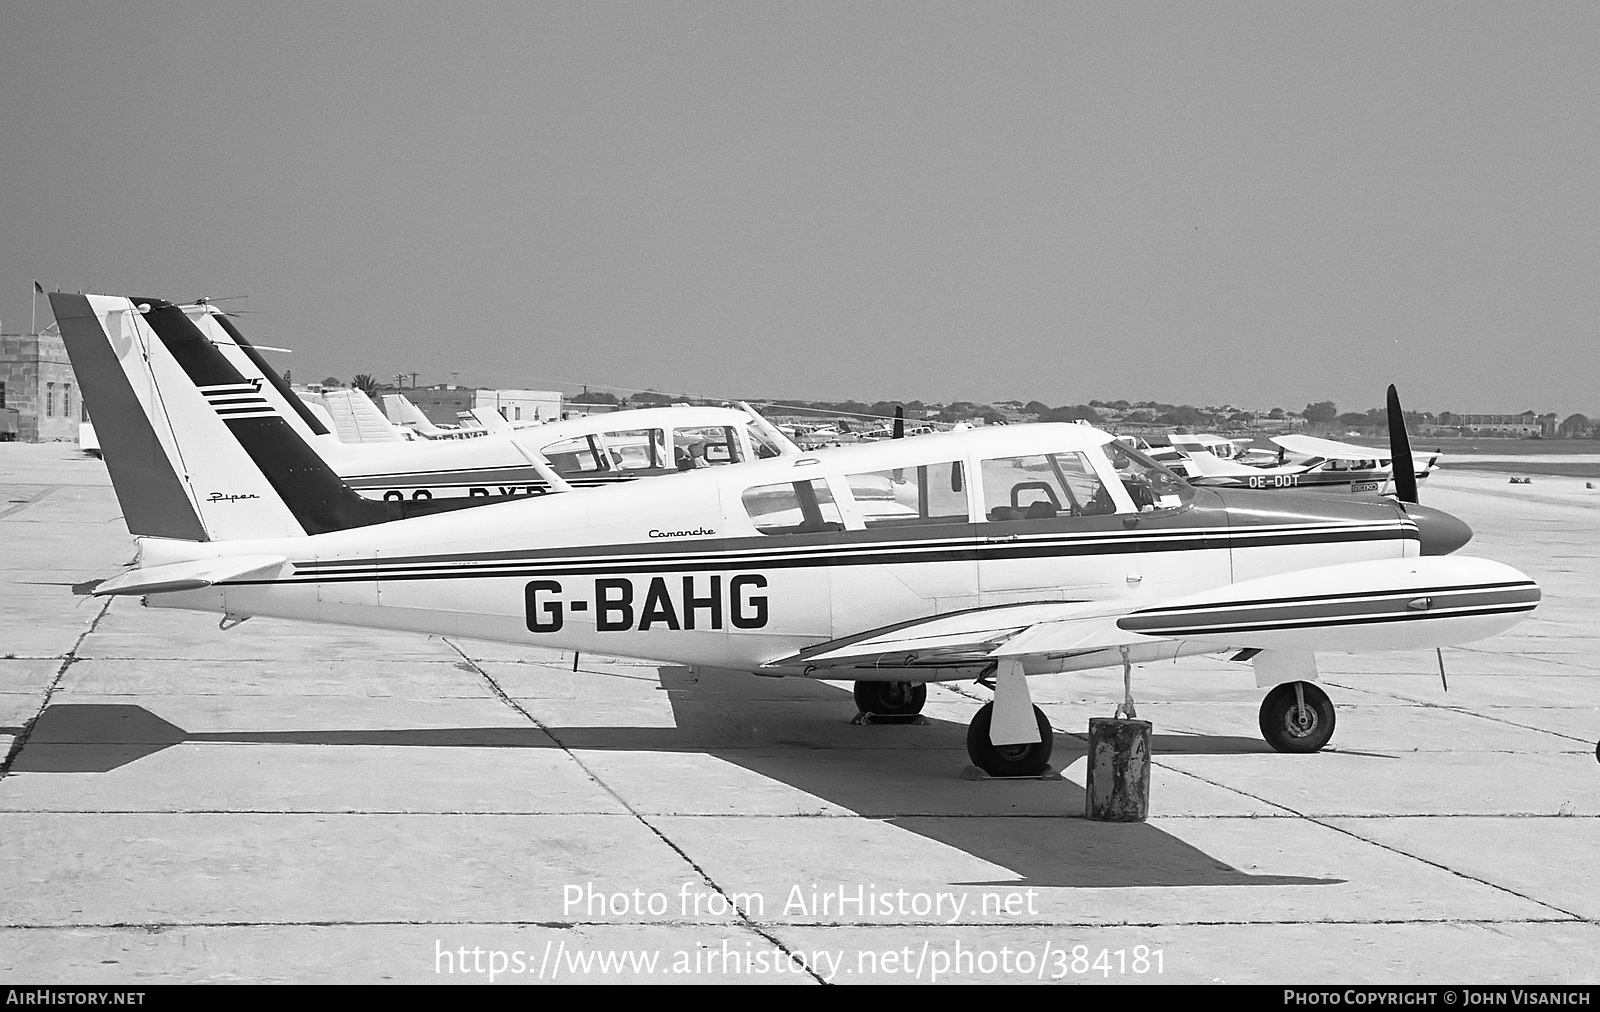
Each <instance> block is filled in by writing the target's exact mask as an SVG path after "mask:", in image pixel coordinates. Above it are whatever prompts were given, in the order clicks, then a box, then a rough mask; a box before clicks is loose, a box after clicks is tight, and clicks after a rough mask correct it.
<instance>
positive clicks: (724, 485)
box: [51, 293, 1539, 775]
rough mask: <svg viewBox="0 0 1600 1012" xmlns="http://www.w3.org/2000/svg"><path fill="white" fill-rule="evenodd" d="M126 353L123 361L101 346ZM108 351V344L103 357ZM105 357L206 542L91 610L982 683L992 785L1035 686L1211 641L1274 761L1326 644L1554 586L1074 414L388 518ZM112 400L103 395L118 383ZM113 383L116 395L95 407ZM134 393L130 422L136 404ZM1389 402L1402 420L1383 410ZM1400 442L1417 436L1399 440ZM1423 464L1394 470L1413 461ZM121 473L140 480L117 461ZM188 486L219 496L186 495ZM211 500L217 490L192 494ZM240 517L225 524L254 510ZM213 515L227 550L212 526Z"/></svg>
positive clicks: (122, 305)
mask: <svg viewBox="0 0 1600 1012" xmlns="http://www.w3.org/2000/svg"><path fill="white" fill-rule="evenodd" d="M51 303H52V306H53V308H54V309H55V313H56V318H57V320H58V321H59V323H60V325H61V331H62V334H63V336H64V337H66V338H67V339H68V347H69V349H71V348H74V347H79V348H83V347H94V346H95V344H96V342H98V345H99V346H101V347H106V348H110V347H117V348H121V349H122V351H121V352H120V354H122V355H127V354H135V352H133V351H132V350H131V349H132V348H133V347H134V346H135V345H136V344H137V343H138V341H136V340H135V338H136V337H137V338H138V340H139V341H145V342H148V341H149V340H151V339H153V335H151V334H149V330H150V327H151V323H150V320H149V318H150V317H151V316H155V315H158V314H160V313H162V312H164V311H165V310H163V309H162V308H161V305H162V304H158V303H156V302H154V301H148V302H146V301H145V300H139V301H138V302H134V301H130V300H127V299H120V298H111V297H102V296H81V295H64V294H59V293H57V294H52V295H51ZM107 330H109V331H114V332H115V333H116V334H120V335H122V336H121V337H120V338H117V337H114V338H113V341H112V342H111V344H110V345H108V344H107V343H106V340H105V337H104V335H103V333H102V332H103V331H107ZM91 338H92V339H93V340H90V339H91ZM110 358H111V356H110V352H105V353H101V354H100V356H99V358H98V359H92V358H91V357H89V356H85V358H84V361H83V362H82V363H80V362H79V356H78V355H77V354H74V356H73V361H74V367H75V368H76V369H77V370H78V375H79V379H80V383H81V384H82V386H83V390H84V395H85V397H86V399H88V401H89V405H90V410H91V411H93V412H94V414H95V417H96V418H97V419H105V420H106V424H107V427H108V428H111V429H113V430H114V431H116V432H117V433H118V437H117V439H116V440H114V441H113V440H109V439H108V440H105V441H104V442H105V447H104V449H105V455H106V459H107V461H108V463H110V464H111V473H112V477H113V480H114V482H115V484H116V486H117V492H118V495H119V498H120V499H121V500H122V501H123V503H124V504H128V503H130V502H131V503H133V504H135V506H136V507H137V508H140V509H147V510H162V511H167V512H169V513H171V514H174V515H181V516H185V517H186V519H185V520H184V522H183V523H181V524H175V525H174V526H175V527H183V528H185V529H187V530H191V531H198V532H199V534H198V535H176V536H171V535H169V536H165V537H144V538H141V539H140V552H139V566H138V568H136V569H132V570H130V571H128V572H125V573H123V574H121V575H119V576H117V577H115V578H112V579H109V580H107V581H105V582H103V583H101V584H100V585H99V586H98V587H97V588H96V589H95V591H94V593H96V594H99V595H116V594H126V595H141V596H144V597H145V598H146V603H147V604H148V605H150V606H152V607H171V608H186V609H194V610H201V611H212V612H218V613H221V614H222V615H224V616H225V617H227V618H228V619H229V620H231V621H238V620H242V619H245V618H248V617H250V616H256V615H268V616H276V617H281V618H293V619H304V620H308V621H319V622H336V623H345V624H350V625H359V626H368V627H374V628H386V629H400V630H409V631H415V632H429V633H439V634H455V635H463V636H472V637H477V638H483V639H493V640H500V641H504V642H508V643H519V644H528V645H530V646H541V647H554V648H560V649H567V650H576V651H589V652H595V653H601V654H608V655H622V656H632V657H640V658H648V659H653V660H661V661H667V662H676V663H686V664H698V665H710V666H717V667H724V668H735V669H743V670H747V671H753V672H756V673H758V674H766V675H774V676H799V677H815V678H826V679H841V680H854V681H855V683H856V698H857V701H858V703H859V704H860V706H861V708H862V709H863V710H865V711H869V712H874V713H879V714H888V713H895V714H910V713H915V712H917V711H918V710H919V709H920V708H921V706H922V702H923V699H924V698H925V695H926V690H925V687H924V684H923V683H926V682H930V681H943V680H959V679H967V680H972V679H977V680H979V681H980V682H982V683H984V684H988V685H992V686H993V688H994V700H993V702H991V703H988V704H985V705H984V706H983V707H982V708H981V709H980V710H979V711H978V713H977V715H976V716H975V717H974V718H973V721H972V723H971V725H970V727H969V729H968V736H967V744H968V750H969V753H970V754H971V757H972V760H973V762H974V763H975V764H977V765H978V766H980V767H981V768H983V769H985V770H987V771H989V772H990V773H993V774H996V775H1026V774H1031V773H1037V772H1039V771H1041V770H1042V769H1043V768H1044V767H1045V765H1046V764H1047V763H1048V760H1049V756H1050V751H1051V744H1052V736H1051V731H1050V727H1049V724H1048V722H1047V721H1046V720H1045V718H1044V715H1043V713H1042V712H1041V711H1040V710H1038V708H1037V707H1034V706H1032V703H1031V698H1030V694H1029V690H1028V683H1027V677H1026V676H1028V675H1034V674H1041V673H1046V672H1055V671H1069V670H1078V669H1087V668H1097V667H1112V668H1119V667H1120V668H1121V670H1122V671H1123V675H1124V691H1125V694H1126V699H1125V704H1124V705H1125V711H1124V712H1128V711H1131V710H1132V695H1131V689H1129V688H1128V682H1129V679H1130V673H1131V667H1132V665H1134V664H1141V663H1146V662H1150V661H1155V660H1158V659H1159V660H1172V659H1175V658H1177V657H1180V656H1183V655H1189V654H1198V653H1227V654H1228V655H1229V656H1231V657H1232V658H1234V659H1236V660H1241V661H1244V660H1248V661H1250V662H1251V663H1252V664H1253V667H1254V671H1255V677H1256V680H1257V684H1258V685H1260V686H1261V687H1263V688H1269V689H1270V690H1271V691H1269V692H1268V693H1267V695H1266V698H1265V700H1264V701H1263V703H1262V707H1261V713H1260V721H1259V723H1260V726H1261V730H1262V732H1263V734H1264V736H1265V737H1266V739H1267V741H1268V742H1269V743H1270V744H1271V745H1272V746H1273V747H1274V748H1277V749H1279V750H1281V751H1290V752H1309V751H1315V750H1317V749H1320V748H1321V747H1322V746H1323V745H1324V744H1326V743H1327V741H1328V739H1329V737H1330V736H1331V734H1332V733H1333V728H1334V709H1333V704H1332V703H1331V702H1330V701H1329V700H1328V697H1327V696H1326V694H1324V693H1323V692H1322V691H1321V690H1319V689H1318V688H1317V687H1316V685H1315V684H1313V683H1314V681H1315V679H1316V677H1317V673H1316V660H1315V654H1316V653H1317V652H1319V651H1340V652H1345V651H1349V652H1359V651H1367V650H1400V649H1414V648H1432V647H1435V646H1445V645H1452V644H1457V643H1462V642H1467V641H1471V640H1476V639H1480V638H1482V637H1485V636H1489V635H1493V634H1495V633H1497V632H1499V631H1501V630H1504V629H1506V628H1508V627H1510V626H1511V625H1513V624H1514V623H1516V622H1517V621H1519V620H1521V619H1522V618H1523V617H1525V616H1526V615H1527V614H1528V613H1530V612H1531V611H1532V610H1533V609H1534V607H1535V606H1536V604H1537V602H1538V600H1539V589H1538V586H1537V585H1536V584H1535V583H1534V582H1533V581H1532V580H1531V579H1529V578H1528V577H1527V576H1525V575H1524V574H1522V573H1520V572H1518V571H1517V570H1515V569H1513V568H1511V567H1510V566H1506V565H1503V564H1501V563H1498V562H1492V561H1488V560H1483V559H1474V558H1466V557H1460V556H1456V555H1452V554H1451V553H1453V552H1454V551H1455V550H1456V549H1458V548H1460V547H1461V546H1462V545H1463V544H1465V543H1466V541H1467V540H1468V539H1469V538H1470V537H1471V531H1470V530H1469V529H1468V528H1467V527H1466V525H1465V524H1463V523H1461V522H1460V521H1459V520H1457V519H1456V518H1454V517H1452V516H1450V515H1449V514H1447V513H1444V512H1442V511H1440V510H1437V509H1431V508H1428V507H1425V506H1420V505H1417V504H1416V503H1415V498H1416V496H1415V486H1414V482H1413V483H1410V484H1409V485H1407V484H1406V483H1405V482H1403V481H1402V482H1401V485H1402V488H1401V489H1400V495H1401V500H1403V501H1399V502H1396V501H1393V500H1385V499H1371V500H1366V499H1356V498H1349V497H1345V498H1324V497H1317V496H1303V495H1296V496H1278V495H1274V494H1273V493H1271V492H1236V491H1232V490H1218V489H1203V488H1195V487H1193V486H1191V485H1189V484H1188V483H1186V482H1184V481H1182V480H1181V479H1179V478H1177V477H1175V476H1174V475H1172V474H1171V473H1170V472H1168V471H1166V470H1165V469H1163V468H1161V467H1159V466H1158V465H1155V464H1154V463H1152V462H1151V461H1150V460H1149V459H1148V458H1146V457H1144V456H1142V455H1141V454H1138V453H1137V452H1130V451H1127V450H1123V451H1122V452H1121V453H1120V454H1119V457H1120V460H1121V464H1120V466H1115V465H1114V464H1113V459H1112V456H1111V455H1110V454H1108V452H1107V446H1108V444H1110V443H1111V442H1112V439H1111V437H1110V436H1109V435H1107V434H1106V433H1104V432H1101V431H1099V430H1096V429H1093V428H1090V427H1088V426H1082V425H1070V424H1041V425H1016V426H1005V427H994V428H987V427H986V428H980V429H971V430H966V431H956V432H950V433H941V434H936V435H928V436H920V437H917V438H914V439H902V440H888V441H883V442H874V443H865V444H860V445H856V446H850V447H843V448H837V449H831V450H822V451H817V452H815V453H811V454H808V455H805V456H801V457H791V458H779V459H772V460H764V461H755V462H751V463H747V464H744V465H742V466H739V467H724V468H709V469H704V470H694V471H689V472H684V473H679V474H676V475H672V476H667V477H663V478H659V479H656V480H653V481H649V482H638V483H631V484H623V485H613V486H610V487H607V488H600V489H595V490H593V491H590V492H587V493H584V494H582V495H557V496H547V497H539V498H524V499H518V500H513V501H507V502H503V503H498V504H494V505H487V506H483V507H480V508H478V509H475V510H473V511H471V513H470V514H462V513H455V514H440V515H431V516H416V517H410V518H407V519H402V520H398V521H394V522H388V523H379V522H376V521H375V520H373V519H372V517H371V510H370V509H369V508H370V507H374V506H381V505H382V504H374V503H371V502H369V501H368V500H364V499H362V498H360V497H359V496H357V495H355V494H354V493H352V492H350V490H349V489H348V488H346V487H345V486H344V485H343V484H342V483H341V482H340V481H339V477H338V475H337V474H335V473H334V472H333V471H332V470H331V469H329V468H328V467H327V466H326V465H325V464H323V462H322V461H321V460H320V459H319V458H317V457H316V455H315V454H313V453H312V452H311V451H310V449H309V448H308V447H307V446H306V445H305V443H304V441H303V440H302V439H300V438H299V437H298V436H297V435H296V433H295V432H294V430H293V429H292V428H291V426H290V425H289V423H288V422H287V421H286V420H285V419H284V418H283V417H282V416H281V415H279V414H278V413H277V412H276V411H274V410H271V409H270V408H262V407H259V406H257V407H255V409H254V410H251V411H248V412H233V411H230V410H229V408H228V407H227V405H225V404H221V403H218V404H216V405H215V406H214V410H213V412H212V413H211V415H210V416H209V417H207V418H200V417H198V416H197V417H195V418H193V419H191V420H190V421H192V423H193V424H192V425H187V426H185V427H184V428H183V429H182V430H180V431H178V432H177V434H176V442H175V444H171V445H176V446H177V448H178V450H179V451H181V458H182V459H181V460H179V459H177V458H170V459H169V458H168V457H167V456H166V452H167V451H166V449H165V448H166V447H167V446H168V445H169V444H168V443H166V442H163V441H162V440H161V439H159V438H157V437H156V435H155V434H154V433H152V432H150V431H149V429H150V423H149V422H148V421H147V420H146V419H145V417H144V415H143V414H142V412H141V411H140V409H139V407H138V404H137V399H136V398H132V397H130V396H128V395H126V394H120V395H119V394H117V392H116V390H115V385H116V383H120V382H122V376H123V371H122V369H121V367H120V365H118V364H117V363H116V362H115V361H111V360H110ZM113 381H114V382H113ZM108 391H109V396H108ZM119 397H120V403H118V398H119ZM1390 408H1391V413H1392V414H1396V415H1397V414H1398V411H1399V405H1398V401H1397V400H1396V399H1395V398H1394V397H1393V395H1392V389H1391V405H1390ZM1397 441H1399V442H1402V443H1403V441H1404V430H1403V428H1401V429H1399V433H1398V436H1397ZM1395 455H1396V456H1397V457H1400V458H1401V459H1404V458H1405V457H1406V456H1407V452H1406V451H1404V450H1403V448H1402V449H1399V450H1397V451H1396V454H1395ZM123 456H132V457H134V458H137V459H139V460H140V461H141V463H143V464H145V465H146V466H141V467H118V466H117V465H116V464H115V461H114V458H117V457H123ZM176 474H184V475H186V479H187V480H188V481H189V482H190V483H192V484H193V486H194V487H196V488H201V489H214V490H215V492H214V493H213V495H212V496H202V497H191V496H189V495H187V494H186V493H185V488H184V484H183V481H180V480H178V479H176V478H175V477H174V476H175V475H176ZM197 498H198V500H199V501H198V502H197ZM233 511H237V512H236V513H235V512H233ZM223 527H225V528H226V529H227V533H225V534H224V533H222V532H221V530H220V529H221V528H223Z"/></svg>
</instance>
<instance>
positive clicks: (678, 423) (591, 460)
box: [69, 300, 800, 501]
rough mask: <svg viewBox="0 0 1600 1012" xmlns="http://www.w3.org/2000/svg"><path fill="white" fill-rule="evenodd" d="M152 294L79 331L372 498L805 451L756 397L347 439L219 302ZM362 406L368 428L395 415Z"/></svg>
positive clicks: (544, 484) (150, 377)
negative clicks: (127, 316)
mask: <svg viewBox="0 0 1600 1012" xmlns="http://www.w3.org/2000/svg"><path fill="white" fill-rule="evenodd" d="M147 304H149V305H150V306H151V312H149V313H146V314H143V316H142V320H143V322H144V324H145V325H146V326H145V327H144V328H140V329H137V330H136V329H135V328H133V327H132V326H131V325H126V324H124V323H123V322H122V321H120V320H118V319H115V318H108V322H107V323H106V324H105V327H104V328H103V330H102V332H101V333H100V334H98V335H90V334H85V335H83V340H86V341H87V340H89V339H90V338H91V337H94V338H96V339H98V340H99V341H101V342H102V343H106V342H109V343H110V344H111V346H112V348H113V350H114V351H115V350H116V349H118V348H120V347H121V346H122V345H124V344H126V343H128V342H142V345H141V346H142V347H143V351H144V354H143V358H142V359H141V358H136V357H131V356H126V355H119V361H120V362H121V363H122V365H123V367H124V369H125V371H126V372H127V373H128V382H129V383H130V384H132V385H133V387H134V389H135V390H143V389H147V388H148V389H155V388H159V389H160V391H161V396H160V397H159V398H147V400H148V402H149V404H150V405H151V406H152V407H154V406H155V405H156V404H157V403H159V405H160V408H161V409H162V411H164V412H165V413H166V414H168V415H171V416H173V418H174V423H173V424H174V425H178V424H180V422H179V418H180V417H182V416H186V415H188V414H196V413H199V414H209V413H211V411H212V409H213V408H214V409H216V410H219V411H221V410H226V411H227V412H229V413H231V414H234V415H239V416H243V417H249V416H250V415H251V414H252V412H259V411H267V412H271V413H273V414H275V415H277V416H279V417H281V418H283V419H284V420H285V421H286V422H287V424H288V425H289V426H290V427H291V428H292V429H294V431H295V432H296V433H297V434H298V435H299V436H300V438H301V439H302V440H304V441H305V442H306V443H307V444H308V445H309V446H311V447H312V449H313V450H315V451H316V453H317V455H318V456H320V457H321V458H322V459H323V461H324V462H325V463H326V464H327V465H328V466H329V467H330V468H332V469H333V470H334V472H335V473H337V474H338V475H339V476H340V477H341V478H343V479H344V480H345V483H346V484H348V485H349V486H350V487H351V488H353V489H355V491H356V492H358V493H359V494H361V495H362V496H365V497H366V498H369V499H381V500H387V501H397V500H408V501H409V500H436V499H449V498H456V497H467V498H474V497H476V498H485V499H495V498H499V497H505V496H513V495H541V494H544V493H546V492H550V491H552V490H560V489H563V488H565V487H570V488H590V487H594V486H598V485H605V484H612V483H614V482H619V481H631V480H633V479H636V478H646V477H652V476H656V475H662V474H670V473H674V472H676V471H678V470H686V469H689V468H693V467H705V466H714V465H717V464H729V463H739V462H741V461H746V460H756V459H760V458H764V457H776V456H782V455H784V454H798V453H799V452H800V451H799V448H798V447H797V446H795V445H794V444H793V443H791V442H790V441H789V440H788V439H787V438H786V437H784V436H783V435H782V434H781V433H779V432H778V431H777V430H776V429H774V428H773V427H772V426H771V425H769V424H768V423H767V422H766V420H765V419H763V418H761V416H760V415H759V414H757V413H756V412H755V411H754V410H753V409H751V408H749V407H748V406H741V407H740V408H722V407H689V406H680V407H675V408H643V409H637V410H632V411H617V412H612V413H609V414H605V415H594V416H590V417H587V418H575V419H568V420H566V421H559V422H548V423H545V424H543V425H538V426H533V427H526V428H513V427H511V426H510V425H509V423H504V422H503V421H502V424H503V425H504V426H505V427H504V428H503V429H501V430H498V431H494V432H488V433H485V434H481V435H479V436H477V438H471V439H439V440H418V441H406V440H402V439H400V438H399V437H398V436H395V437H394V438H393V439H392V440H391V441H387V442H374V443H348V442H342V441H341V440H340V439H339V438H338V437H337V436H336V435H334V434H333V433H331V432H330V431H329V427H328V426H327V425H326V424H324V422H323V421H322V420H321V419H320V418H319V417H318V416H317V415H316V414H315V413H314V412H313V411H311V410H310V408H309V407H308V406H307V405H306V404H305V403H304V402H303V401H302V399H301V398H300V397H299V396H297V395H296V394H295V392H294V391H293V390H291V389H290V388H289V385H288V384H287V383H285V382H284V381H283V378H282V377H281V376H280V375H278V373H277V371H276V370H274V369H273V368H272V367H271V365H270V364H268V363H267V361H266V360H265V359H264V358H263V357H262V356H261V353H260V352H259V351H258V350H257V349H256V348H254V347H253V346H252V345H251V344H250V342H249V341H247V340H246V339H245V337H244V335H243V334H240V333H239V331H238V329H237V328H235V327H234V325H233V324H232V323H231V322H230V321H229V319H228V317H227V316H226V315H225V314H224V313H222V311H221V310H219V309H218V308H217V307H215V306H213V305H210V304H208V303H204V302H202V303H195V304H192V305H187V306H177V307H175V306H172V305H170V304H168V303H164V302H161V301H159V300H151V301H150V302H149V303H147ZM119 328H122V329H119ZM69 355H70V351H69ZM341 393H344V391H341ZM357 393H359V391H357ZM362 400H363V401H364V400H365V397H363V398H362ZM366 406H367V407H368V408H371V410H370V412H368V415H369V416H370V417H369V419H368V423H367V427H368V428H374V427H377V426H378V425H382V426H385V427H387V426H389V422H388V421H387V420H386V419H384V418H383V416H382V415H381V414H380V413H379V412H378V411H377V409H376V407H375V406H373V405H371V403H370V402H367V404H366ZM413 410H414V409H413ZM495 418H497V419H498V418H499V416H498V415H496V416H495ZM158 431H159V427H158ZM391 432H392V429H391ZM551 471H553V472H555V474H556V475H558V476H559V480H556V479H552V477H551V475H550V472H551Z"/></svg>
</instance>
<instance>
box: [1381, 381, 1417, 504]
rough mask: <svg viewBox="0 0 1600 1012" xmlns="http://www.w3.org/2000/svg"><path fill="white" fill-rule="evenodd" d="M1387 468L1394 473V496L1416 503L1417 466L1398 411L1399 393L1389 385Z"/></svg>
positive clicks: (1404, 422)
mask: <svg viewBox="0 0 1600 1012" xmlns="http://www.w3.org/2000/svg"><path fill="white" fill-rule="evenodd" d="M1388 406H1389V468H1390V470H1391V471H1392V472H1393V473H1394V494H1395V496H1396V497H1397V498H1398V499H1399V500H1400V501H1401V502H1412V503H1414V502H1416V501H1417V465H1416V462H1415V461H1413V460H1412V459H1411V437H1409V436H1407V435H1406V416H1405V414H1404V413H1403V412H1402V411H1401V410H1400V392H1399V391H1398V390H1396V389H1395V388H1394V384H1393V383H1391V384H1389V405H1388Z"/></svg>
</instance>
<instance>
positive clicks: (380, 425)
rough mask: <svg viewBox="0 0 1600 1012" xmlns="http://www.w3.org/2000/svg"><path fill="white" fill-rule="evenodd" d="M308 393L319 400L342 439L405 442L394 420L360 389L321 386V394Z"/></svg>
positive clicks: (341, 440)
mask: <svg viewBox="0 0 1600 1012" xmlns="http://www.w3.org/2000/svg"><path fill="white" fill-rule="evenodd" d="M308 396H314V397H316V398H317V400H319V401H321V402H322V406H323V408H324V409H326V410H327V412H328V414H329V415H331V416H332V417H333V426H334V431H335V432H337V433H338V434H339V442H341V443H347V444H352V443H353V444H369V443H400V442H404V437H403V436H401V435H400V433H399V432H397V431H395V427H394V424H393V423H391V422H390V421H389V419H388V418H386V417H384V414H383V412H382V411H379V410H378V406H377V405H376V404H374V403H372V399H371V398H370V397H368V396H367V395H366V394H365V393H364V392H362V391H360V390H355V389H348V390H324V391H323V392H322V393H321V394H313V395H308Z"/></svg>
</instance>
